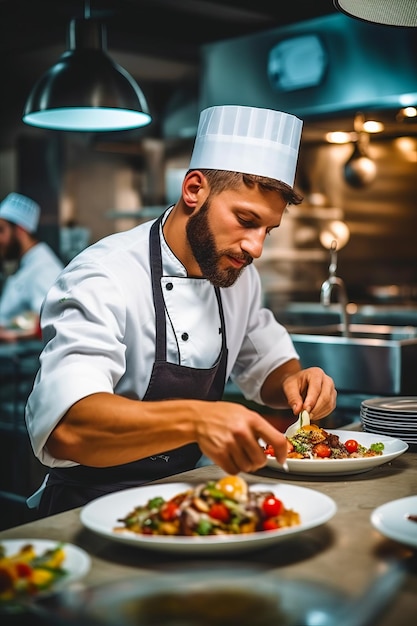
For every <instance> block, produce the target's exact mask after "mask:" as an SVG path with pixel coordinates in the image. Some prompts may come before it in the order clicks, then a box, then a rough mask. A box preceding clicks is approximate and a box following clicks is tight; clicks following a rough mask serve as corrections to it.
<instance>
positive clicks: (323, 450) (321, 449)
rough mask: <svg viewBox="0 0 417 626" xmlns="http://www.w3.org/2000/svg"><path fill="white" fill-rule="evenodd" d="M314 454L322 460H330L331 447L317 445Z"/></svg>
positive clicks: (323, 444) (322, 444)
mask: <svg viewBox="0 0 417 626" xmlns="http://www.w3.org/2000/svg"><path fill="white" fill-rule="evenodd" d="M313 452H314V454H315V455H316V456H319V457H320V458H321V459H326V458H328V457H329V456H330V455H331V453H332V451H331V450H330V448H329V446H328V445H327V444H325V443H316V445H315V446H314V447H313Z"/></svg>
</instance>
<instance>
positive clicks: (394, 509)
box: [371, 496, 417, 548]
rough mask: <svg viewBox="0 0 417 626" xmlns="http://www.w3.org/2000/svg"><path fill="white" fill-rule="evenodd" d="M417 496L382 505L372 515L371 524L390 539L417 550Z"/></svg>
mask: <svg viewBox="0 0 417 626" xmlns="http://www.w3.org/2000/svg"><path fill="white" fill-rule="evenodd" d="M410 515H411V516H415V517H416V519H417V496H409V497H407V498H400V499H399V500H392V501H391V502H387V503H386V504H382V505H381V506H379V507H378V508H377V509H375V510H374V511H372V513H371V524H372V526H373V527H374V528H376V530H378V531H379V532H380V533H381V534H382V535H384V536H385V537H388V539H394V541H398V542H400V543H404V544H406V545H408V546H412V547H414V548H417V521H415V520H413V519H410V518H409V516H410Z"/></svg>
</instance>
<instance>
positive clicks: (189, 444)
mask: <svg viewBox="0 0 417 626" xmlns="http://www.w3.org/2000/svg"><path fill="white" fill-rule="evenodd" d="M301 127H302V122H301V121H300V120H299V119H298V118H296V117H294V116H293V115H290V114H287V113H282V112H278V111H273V110H268V109H258V108H253V107H244V106H234V105H229V106H215V107H210V108H208V109H205V110H204V111H202V113H201V115H200V121H199V125H198V130H197V136H196V140H195V145H194V149H193V153H192V156H191V162H190V167H189V170H188V171H187V173H186V175H185V177H184V180H183V184H182V193H181V197H180V198H179V200H178V202H177V203H176V204H175V205H173V206H171V207H169V208H168V209H167V210H166V211H165V212H164V213H163V215H161V217H160V218H158V219H156V220H153V221H151V222H146V223H144V224H141V225H140V226H137V227H135V228H133V229H131V230H129V231H126V232H121V233H116V234H113V235H110V236H109V237H106V238H104V239H103V240H101V241H99V242H97V243H95V244H93V245H92V246H90V247H89V248H87V249H86V250H84V251H83V252H81V253H80V254H79V255H78V256H77V257H76V258H75V259H73V260H72V261H71V262H70V263H69V264H68V266H67V267H66V268H65V269H64V271H63V272H62V273H61V275H60V276H59V278H58V279H57V281H56V282H55V284H54V285H53V287H52V288H51V289H50V291H49V293H48V296H47V298H46V301H45V305H44V308H43V312H42V320H41V323H42V331H43V337H44V340H45V344H46V345H45V348H44V350H43V353H42V355H41V366H40V370H39V372H38V374H37V377H36V380H35V383H34V388H33V391H32V393H31V395H30V396H29V399H28V402H27V407H26V423H27V427H28V431H29V435H30V439H31V442H32V446H33V450H34V453H35V455H36V456H37V457H38V459H39V460H40V461H41V462H42V463H43V464H44V465H46V466H47V467H48V468H49V469H48V475H47V478H46V480H45V481H44V484H43V485H42V487H41V489H40V490H39V491H38V492H37V494H35V496H34V497H32V498H29V501H28V504H29V506H38V508H39V513H40V514H41V515H49V514H53V513H57V512H60V511H63V510H66V509H70V508H73V507H77V506H82V505H83V504H85V503H87V502H89V501H90V500H92V499H94V498H97V497H99V496H101V495H103V494H105V493H109V492H114V491H117V490H120V489H125V488H127V487H132V486H135V485H139V484H142V483H145V482H149V481H152V480H156V479H158V478H161V477H165V476H170V475H174V474H176V473H178V472H182V471H185V470H188V469H191V468H193V467H195V465H196V464H197V463H198V462H199V460H200V458H201V457H202V455H203V456H204V457H205V458H208V459H210V460H211V461H212V462H214V463H216V464H217V465H219V466H220V467H221V468H222V469H223V470H224V471H225V472H226V473H229V474H237V473H239V472H240V471H244V472H253V471H256V470H257V469H259V468H261V467H263V466H264V465H265V463H266V457H265V454H264V451H263V449H262V448H261V446H260V445H259V440H260V439H263V440H264V441H268V442H269V443H270V444H271V445H272V446H273V448H274V450H275V453H276V456H277V458H278V460H279V461H281V462H284V461H285V458H286V452H287V448H286V440H285V437H284V435H283V434H282V433H281V432H279V431H278V430H277V429H276V428H274V427H273V426H272V425H271V424H270V423H268V421H267V420H266V419H265V418H264V417H262V416H261V415H260V414H259V413H258V412H256V411H253V410H250V409H249V408H247V407H245V406H244V405H243V404H239V403H233V402H226V401H223V400H222V397H223V391H224V387H225V383H226V381H227V380H228V379H229V378H230V379H231V380H233V381H234V383H235V384H236V385H237V386H238V387H239V388H240V389H241V390H242V393H243V395H244V396H245V398H247V399H249V400H253V401H255V402H257V403H259V404H260V405H267V406H270V407H274V408H280V407H284V408H288V407H290V408H291V409H292V411H293V413H294V414H295V415H297V414H298V413H299V412H300V411H301V410H307V411H309V412H310V415H311V418H312V419H320V418H322V417H324V416H326V415H328V414H329V413H330V412H331V411H332V410H333V409H334V407H335V403H336V391H335V388H334V384H333V381H332V379H331V378H330V377H329V376H327V375H326V374H325V373H324V372H323V371H322V370H321V369H319V368H316V367H313V368H308V369H302V367H301V364H300V362H299V358H298V355H297V353H296V351H295V349H294V346H293V344H292V341H291V338H290V336H289V334H288V332H287V331H286V329H285V328H284V327H283V326H282V325H280V324H279V323H278V322H277V321H276V320H275V318H274V316H273V314H272V313H271V311H269V310H267V309H265V308H263V306H262V293H261V283H260V277H259V275H258V272H257V270H256V268H255V266H254V265H253V263H252V262H253V260H254V259H257V258H259V256H260V255H261V253H262V248H263V244H264V241H265V238H266V237H267V236H268V233H270V232H271V230H272V229H274V228H278V227H279V225H280V223H281V219H283V214H284V212H285V211H286V209H287V206H288V205H291V204H299V203H300V202H301V201H302V198H301V196H300V195H299V194H298V193H297V192H296V191H295V190H294V188H293V183H294V177H295V170H296V163H297V157H298V150H299V143H300V137H301ZM284 219H285V218H284ZM39 498H40V502H39Z"/></svg>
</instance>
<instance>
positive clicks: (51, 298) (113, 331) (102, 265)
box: [26, 222, 298, 467]
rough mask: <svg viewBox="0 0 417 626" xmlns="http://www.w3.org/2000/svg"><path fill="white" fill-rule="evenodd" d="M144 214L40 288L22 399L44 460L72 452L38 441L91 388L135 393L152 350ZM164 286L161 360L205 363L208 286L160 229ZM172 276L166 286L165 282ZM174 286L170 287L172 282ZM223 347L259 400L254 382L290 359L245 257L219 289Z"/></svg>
mask: <svg viewBox="0 0 417 626" xmlns="http://www.w3.org/2000/svg"><path fill="white" fill-rule="evenodd" d="M150 227H151V222H146V223H145V224H142V225H140V226H137V227H136V228H133V229H131V230H129V231H126V232H122V233H116V234H113V235H110V236H109V237H106V238H104V239H103V240H101V241H99V242H98V243H96V244H94V245H92V246H90V247H89V248H87V249H86V250H84V251H82V252H81V253H80V254H79V255H78V256H77V257H76V258H75V259H73V260H72V261H71V262H70V263H69V265H68V266H67V267H66V268H65V269H64V271H63V272H62V273H61V275H60V276H59V278H58V280H57V281H56V282H55V284H54V285H53V287H52V288H51V290H50V291H49V293H48V296H47V298H46V300H45V303H44V308H43V313H42V329H43V337H44V339H45V341H46V342H47V343H46V346H45V348H44V351H43V353H42V355H41V358H40V362H41V366H40V370H39V372H38V374H37V376H36V379H35V384H34V388H33V391H32V393H31V395H30V396H29V399H28V402H27V407H26V423H27V427H28V431H29V436H30V439H31V442H32V446H33V449H34V452H35V454H36V456H37V457H38V458H39V459H40V461H41V462H42V463H44V464H45V465H48V466H50V467H54V466H61V467H69V466H72V465H76V463H73V462H72V461H63V460H58V459H55V458H53V457H52V456H51V455H50V454H49V452H48V450H47V448H46V447H45V442H46V440H47V438H48V436H49V434H50V433H51V431H52V430H53V428H54V427H55V426H56V424H57V423H58V422H59V421H60V419H61V418H62V416H63V415H64V414H65V413H66V411H67V410H68V409H69V408H70V407H71V406H72V405H73V404H74V403H75V402H77V401H78V400H80V399H81V398H83V397H86V396H88V395H90V394H93V393H98V392H108V393H116V394H120V395H122V396H125V397H128V398H133V399H141V398H143V396H144V394H145V392H146V389H147V386H148V382H149V378H150V374H151V369H152V365H153V362H154V358H155V319H154V305H153V299H152V285H151V276H150V267H149V231H150ZM161 248H162V262H163V278H162V287H163V295H164V298H165V305H166V310H167V359H168V361H170V362H174V363H180V364H181V365H187V366H190V367H197V368H207V367H211V366H212V365H213V364H214V362H215V361H216V359H217V357H218V355H219V351H220V347H221V335H220V333H219V329H220V316H219V311H218V304H217V299H216V296H215V292H214V288H213V287H212V285H211V284H210V283H209V282H208V281H207V280H205V279H199V278H187V274H186V270H185V268H184V267H183V265H182V264H181V263H180V262H179V260H178V259H177V258H176V257H175V256H174V254H173V253H172V251H171V250H170V249H169V247H168V245H167V244H166V242H165V240H164V238H163V235H162V229H161ZM168 284H170V287H169V288H168V289H167V288H166V286H167V285H168ZM171 285H172V286H173V288H172V287H171ZM221 295H222V302H223V308H224V316H225V327H226V339H227V346H228V350H229V354H228V368H227V377H229V376H230V377H231V379H232V380H233V381H234V382H235V383H236V384H237V385H238V386H239V387H240V389H241V390H242V393H243V394H244V396H245V397H246V398H247V399H251V400H255V401H256V402H258V403H260V404H262V400H261V398H260V389H261V386H262V383H263V382H264V380H265V378H266V376H267V375H268V374H269V373H270V372H271V371H272V370H273V369H274V368H276V367H277V366H279V365H281V364H282V363H284V362H286V361H288V360H289V359H292V358H298V355H297V353H296V351H295V349H294V346H293V344H292V341H291V338H290V336H289V334H288V332H287V331H286V330H285V328H284V327H283V326H281V325H280V324H278V323H277V321H276V320H275V318H274V316H273V315H272V313H271V312H270V311H269V310H266V309H264V308H262V305H261V283H260V278H259V274H258V272H257V270H256V268H255V267H254V266H253V265H250V266H249V267H247V268H246V269H245V270H244V271H243V273H242V274H241V276H240V277H239V279H238V280H237V281H236V283H235V284H234V285H233V286H232V287H229V288H225V289H221Z"/></svg>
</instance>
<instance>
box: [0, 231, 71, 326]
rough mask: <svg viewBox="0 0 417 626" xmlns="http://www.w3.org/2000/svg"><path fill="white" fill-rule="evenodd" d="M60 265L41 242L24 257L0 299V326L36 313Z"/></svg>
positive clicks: (9, 278)
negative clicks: (28, 312) (31, 312)
mask: <svg viewBox="0 0 417 626" xmlns="http://www.w3.org/2000/svg"><path fill="white" fill-rule="evenodd" d="M62 268H63V264H62V263H61V261H60V260H59V259H58V257H57V256H56V255H55V254H54V252H53V251H52V250H51V248H50V247H49V246H48V245H47V244H46V243H44V242H40V243H37V244H36V245H35V246H33V247H32V248H31V249H30V250H28V251H27V252H26V254H24V255H23V257H22V259H21V261H20V265H19V268H18V270H17V271H16V272H15V273H14V274H12V275H10V276H9V277H8V278H7V279H6V281H5V283H4V287H3V290H2V294H1V299H0V325H1V326H8V325H10V324H11V322H12V320H13V319H14V318H15V317H16V316H17V315H21V314H22V313H25V312H27V311H34V312H35V313H39V312H40V310H41V305H42V302H43V300H44V298H45V296H46V294H47V292H48V289H49V288H50V286H51V285H52V283H53V282H54V280H55V279H56V277H57V276H58V274H59V272H60V271H61V270H62Z"/></svg>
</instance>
